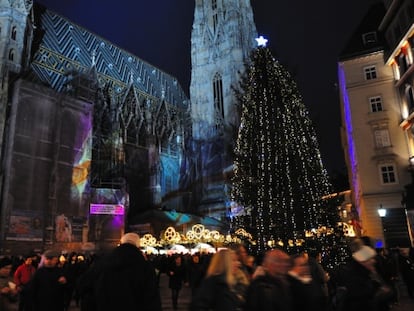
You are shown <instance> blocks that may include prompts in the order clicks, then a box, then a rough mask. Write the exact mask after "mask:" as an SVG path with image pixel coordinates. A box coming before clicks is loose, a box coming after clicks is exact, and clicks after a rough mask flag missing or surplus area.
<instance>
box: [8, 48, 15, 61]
mask: <svg viewBox="0 0 414 311" xmlns="http://www.w3.org/2000/svg"><path fill="white" fill-rule="evenodd" d="M14 56H15V52H14V49H10V51H9V61H12V62H13V61H14Z"/></svg>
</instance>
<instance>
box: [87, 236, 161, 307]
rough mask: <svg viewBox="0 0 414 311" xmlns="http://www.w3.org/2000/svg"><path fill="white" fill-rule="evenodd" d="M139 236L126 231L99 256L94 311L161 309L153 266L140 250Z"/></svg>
mask: <svg viewBox="0 0 414 311" xmlns="http://www.w3.org/2000/svg"><path fill="white" fill-rule="evenodd" d="M139 246H140V237H139V235H138V234H136V233H133V232H129V233H126V234H125V235H123V236H122V238H121V244H120V245H119V246H118V247H116V248H115V249H114V250H113V251H112V252H111V253H110V254H109V255H107V257H105V258H102V259H101V260H100V261H99V263H98V267H96V269H97V270H96V272H95V276H96V278H95V282H94V295H95V304H96V311H113V310H140V311H161V298H160V293H159V288H158V286H157V280H156V275H155V268H154V267H153V266H152V264H151V263H150V262H149V261H148V260H147V259H146V258H145V257H144V255H143V253H142V252H141V250H140V249H139Z"/></svg>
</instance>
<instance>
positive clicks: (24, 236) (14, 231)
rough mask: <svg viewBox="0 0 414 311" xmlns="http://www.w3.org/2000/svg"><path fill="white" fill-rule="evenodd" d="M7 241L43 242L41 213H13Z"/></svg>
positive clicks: (17, 211) (15, 211)
mask: <svg viewBox="0 0 414 311" xmlns="http://www.w3.org/2000/svg"><path fill="white" fill-rule="evenodd" d="M6 240H10V241H42V240H43V218H42V214H41V212H39V211H26V210H25V211H19V210H14V211H12V213H11V215H10V223H9V228H8V231H7V236H6Z"/></svg>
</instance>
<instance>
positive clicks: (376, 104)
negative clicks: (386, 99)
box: [369, 96, 382, 112]
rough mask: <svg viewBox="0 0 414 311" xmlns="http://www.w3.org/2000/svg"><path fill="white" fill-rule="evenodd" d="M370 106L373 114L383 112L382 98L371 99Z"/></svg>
mask: <svg viewBox="0 0 414 311" xmlns="http://www.w3.org/2000/svg"><path fill="white" fill-rule="evenodd" d="M369 104H370V107H371V112H379V111H382V99H381V96H375V97H370V98H369Z"/></svg>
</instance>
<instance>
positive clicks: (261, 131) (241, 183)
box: [231, 36, 340, 253]
mask: <svg viewBox="0 0 414 311" xmlns="http://www.w3.org/2000/svg"><path fill="white" fill-rule="evenodd" d="M256 41H257V43H258V47H257V48H256V49H255V50H254V51H253V52H252V55H251V61H250V64H249V66H248V67H247V68H246V71H245V74H244V76H243V77H242V80H241V83H240V87H239V89H238V91H237V92H236V96H237V98H238V101H239V103H240V107H241V126H240V128H239V134H238V138H237V144H236V148H235V161H234V178H233V186H232V192H231V195H232V200H233V201H234V202H236V204H237V205H239V206H242V207H243V208H244V209H245V211H249V212H244V213H243V212H241V213H239V215H238V216H236V217H233V228H239V227H243V228H246V230H247V231H248V232H251V233H254V238H255V240H257V252H259V253H260V252H263V251H265V250H266V249H268V248H269V245H275V244H278V245H284V247H289V246H292V247H297V246H301V245H303V240H304V239H305V238H306V236H305V233H306V232H312V230H315V229H317V230H319V228H335V227H336V226H337V222H338V219H339V215H338V213H337V209H336V206H332V205H330V204H329V203H330V202H329V200H323V199H322V198H323V197H326V196H327V195H328V194H329V193H331V185H330V183H329V180H328V174H327V172H326V170H325V168H324V166H323V163H322V159H321V154H320V151H319V146H318V141H317V137H316V133H315V130H314V128H313V125H312V122H311V120H310V117H309V115H308V111H307V109H306V107H305V105H304V103H303V100H302V96H301V95H300V93H299V91H298V88H297V85H296V82H295V81H294V79H293V78H292V77H291V75H290V73H289V72H288V70H286V69H285V67H284V66H282V65H281V64H280V63H279V62H278V61H276V60H275V59H274V57H273V56H272V54H271V52H270V50H269V49H268V48H267V47H266V43H267V40H266V39H265V38H263V37H262V36H261V37H259V38H257V39H256ZM332 230H333V231H331V230H330V229H329V230H326V232H332V234H330V235H331V236H337V235H336V234H335V232H336V231H335V230H336V229H332ZM318 232H319V231H318ZM338 236H339V235H338ZM316 238H317V239H318V242H320V244H322V248H323V247H324V245H325V244H326V245H327V247H328V246H329V247H331V245H335V244H336V243H337V241H331V240H329V241H328V239H332V238H331V237H328V234H324V233H323V232H322V235H321V234H320V235H319V236H316ZM338 243H340V242H338Z"/></svg>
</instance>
